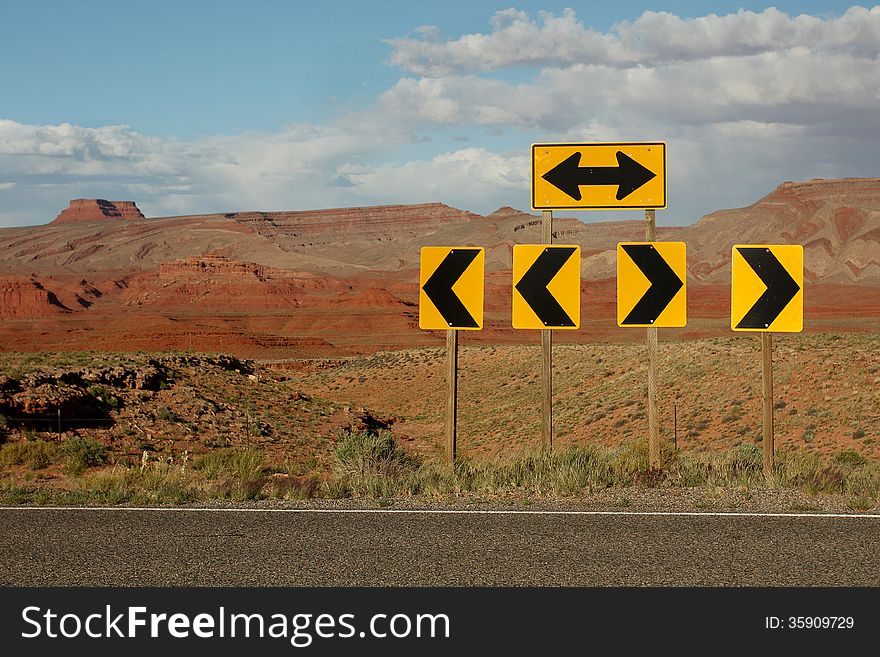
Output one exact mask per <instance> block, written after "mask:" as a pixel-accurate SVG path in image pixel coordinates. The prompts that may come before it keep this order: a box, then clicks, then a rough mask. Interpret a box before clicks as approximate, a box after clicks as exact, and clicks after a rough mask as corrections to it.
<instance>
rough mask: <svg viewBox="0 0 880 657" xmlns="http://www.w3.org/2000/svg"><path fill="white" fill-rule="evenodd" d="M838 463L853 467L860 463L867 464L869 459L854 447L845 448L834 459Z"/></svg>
mask: <svg viewBox="0 0 880 657" xmlns="http://www.w3.org/2000/svg"><path fill="white" fill-rule="evenodd" d="M833 461H834V463H835V464H836V465H843V466H849V467H851V468H857V467H859V466H860V465H865V463H867V462H868V459H867V458H865V457H864V456H862V455H861V454H859V453H858V452H857V451H856V450H854V449H845V450H842V451H840V452H837V454H835V455H834V459H833Z"/></svg>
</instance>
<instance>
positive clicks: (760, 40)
mask: <svg viewBox="0 0 880 657" xmlns="http://www.w3.org/2000/svg"><path fill="white" fill-rule="evenodd" d="M491 26H492V30H491V31H490V32H489V33H488V34H482V33H476V34H465V35H463V36H461V37H459V38H457V39H451V40H448V41H443V40H442V39H441V38H440V35H439V32H438V30H437V29H436V28H434V29H426V28H422V29H421V30H420V37H421V38H412V37H401V38H396V39H388V40H387V43H388V44H389V45H390V46H391V47H392V54H391V61H392V63H394V64H395V65H397V66H399V67H401V68H402V69H404V70H407V71H409V72H411V73H415V74H417V75H422V76H430V77H443V76H447V75H452V74H455V73H463V72H477V71H491V70H494V69H498V68H504V67H509V66H531V67H547V66H570V65H574V64H599V65H607V66H615V67H632V66H637V65H646V66H656V65H658V64H666V63H670V62H676V61H694V60H701V59H707V58H710V57H725V56H726V57H730V56H734V57H738V56H748V55H755V54H760V53H772V52H785V51H787V50H790V49H792V48H797V47H805V48H809V49H814V50H818V51H839V52H847V53H853V54H857V55H859V56H862V57H876V56H877V55H878V53H880V6H875V7H873V8H871V9H867V8H864V7H852V8H850V9H849V10H848V11H847V12H846V13H844V14H843V15H842V16H839V17H835V18H827V19H823V18H819V17H816V16H810V15H807V14H802V15H799V16H789V15H787V14H785V13H783V12H781V11H779V10H777V9H775V8H769V9H766V10H764V11H762V12H760V13H756V12H753V11H745V10H742V9H741V10H740V11H738V12H737V13H735V14H729V15H726V16H717V15H715V14H709V15H707V16H700V17H697V18H690V19H685V18H680V17H678V16H675V15H674V14H670V13H667V12H655V11H646V12H645V13H643V14H642V15H641V16H640V17H639V18H637V19H636V20H634V21H631V22H630V21H623V22H620V23H618V24H616V25H615V26H613V27H612V29H611V30H610V31H609V32H599V31H596V30H594V29H592V28H589V27H586V26H584V24H583V23H582V22H581V21H580V20H578V18H577V16H576V14H575V12H574V10H572V9H566V10H565V11H564V12H563V13H562V14H561V15H554V14H552V13H549V12H541V13H539V15H538V20H537V21H535V20H533V19H532V18H531V17H530V16H529V15H528V14H527V13H526V12H524V11H519V10H516V9H505V10H502V11H499V12H497V13H496V14H495V16H494V17H493V19H492V21H491Z"/></svg>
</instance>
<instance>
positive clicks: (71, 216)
mask: <svg viewBox="0 0 880 657" xmlns="http://www.w3.org/2000/svg"><path fill="white" fill-rule="evenodd" d="M143 218H144V215H143V214H142V213H141V211H140V210H138V207H137V206H136V205H135V204H134V201H106V200H104V199H102V198H77V199H73V200H72V201H71V202H70V205H69V206H67V207H66V208H64V210H62V211H61V214H59V215H58V216H57V217H55V220H54V221H53V222H52V223H53V224H65V223H74V222H83V221H106V220H108V219H143Z"/></svg>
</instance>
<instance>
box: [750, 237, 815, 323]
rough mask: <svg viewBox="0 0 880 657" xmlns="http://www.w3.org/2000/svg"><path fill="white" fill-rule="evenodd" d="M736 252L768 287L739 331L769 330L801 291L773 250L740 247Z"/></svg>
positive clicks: (751, 309)
mask: <svg viewBox="0 0 880 657" xmlns="http://www.w3.org/2000/svg"><path fill="white" fill-rule="evenodd" d="M736 250H737V251H739V253H740V255H741V256H742V257H743V258H745V261H746V262H747V263H749V267H751V268H752V269H754V270H755V273H756V274H757V275H758V277H759V278H760V279H761V281H762V282H763V283H764V285H766V286H767V289H766V290H764V294H762V295H761V297H760V298H759V299H758V300H757V301H756V302H755V305H753V306H752V307H751V308H749V311H748V312H747V313H746V314H745V316H744V317H743V318H742V319H741V320H740V322H739V324H737V325H736V328H739V329H765V328H768V327H769V326H770V325H771V324H772V323H773V322H774V321H775V320H776V318H777V317H778V316H779V313H781V312H782V311H783V310H784V309H785V307H786V306H787V305H788V304H789V302H790V301H791V300H792V299H794V296H795V295H796V294H797V293H798V292H799V291H800V289H801V288H800V286H799V285H798V284H797V281H795V280H794V279H793V278H792V277H791V275H790V274H789V273H788V272H787V271H786V270H785V267H783V266H782V263H781V262H779V260H777V258H776V256H775V255H773V252H772V251H771V250H770V249H768V248H766V247H763V246H758V247H753V246H748V247H743V246H738V247H737V248H736Z"/></svg>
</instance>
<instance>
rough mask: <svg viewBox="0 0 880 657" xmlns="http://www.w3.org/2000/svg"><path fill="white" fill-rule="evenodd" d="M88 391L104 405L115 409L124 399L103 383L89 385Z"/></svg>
mask: <svg viewBox="0 0 880 657" xmlns="http://www.w3.org/2000/svg"><path fill="white" fill-rule="evenodd" d="M87 392H88V393H89V394H90V395H91V396H92V397H94V398H95V399H96V400H97V401H98V402H99V403H100V404H101V405H102V406H105V407H107V408H111V409H113V410H114V411H115V410H117V409H119V407H120V406H122V400H121V399H119V397H117V396H116V395H114V394H113V393H112V392H111V391H110V390H109V389H108V388H106V387H105V386H101V385H93V386H89V389H88V390H87Z"/></svg>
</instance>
